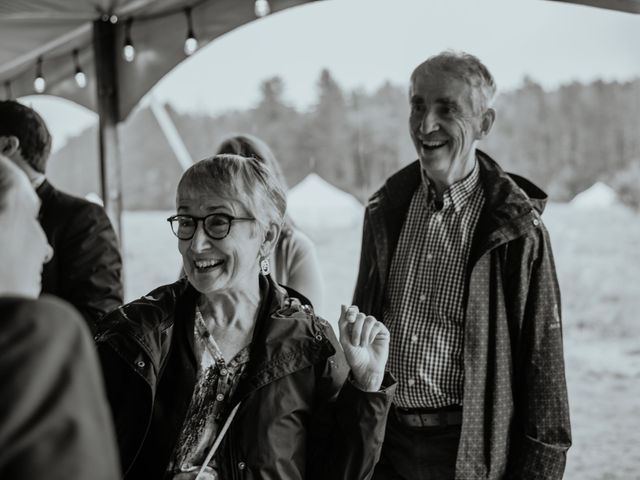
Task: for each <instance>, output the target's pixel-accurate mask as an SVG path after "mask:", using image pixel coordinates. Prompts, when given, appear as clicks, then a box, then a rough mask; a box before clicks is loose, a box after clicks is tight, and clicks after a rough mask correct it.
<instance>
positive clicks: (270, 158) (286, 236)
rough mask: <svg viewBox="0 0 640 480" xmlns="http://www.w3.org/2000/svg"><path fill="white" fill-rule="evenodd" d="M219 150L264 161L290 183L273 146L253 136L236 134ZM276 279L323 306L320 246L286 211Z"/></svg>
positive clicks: (273, 264)
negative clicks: (297, 225)
mask: <svg viewBox="0 0 640 480" xmlns="http://www.w3.org/2000/svg"><path fill="white" fill-rule="evenodd" d="M217 153H219V154H220V153H231V154H236V155H241V156H243V157H253V158H256V159H258V160H260V161H261V162H263V163H264V164H265V165H266V166H267V168H269V169H270V170H271V171H272V172H273V173H274V174H275V176H276V178H277V179H278V181H279V182H280V185H281V186H282V187H283V189H284V190H285V192H286V190H287V183H286V180H285V178H284V174H283V173H282V168H281V167H280V164H279V163H278V160H277V159H276V156H275V155H274V154H273V152H272V151H271V149H270V148H269V146H268V145H267V144H266V143H265V142H263V141H262V140H260V139H259V138H256V137H254V136H252V135H247V134H241V135H233V136H231V137H229V138H227V139H225V140H223V141H222V143H221V144H220V146H219V147H218V151H217ZM269 265H270V270H271V274H272V276H273V278H274V280H275V281H276V282H277V283H279V284H281V285H286V286H287V287H289V288H292V289H294V290H295V291H296V292H300V293H301V294H302V295H304V296H305V297H306V298H307V299H309V300H310V302H311V304H312V305H314V306H315V309H316V310H320V309H321V308H322V305H323V304H322V300H323V282H322V274H321V272H320V263H319V262H318V257H317V254H316V248H315V246H314V244H313V242H312V241H311V239H310V238H309V237H307V236H306V235H305V234H304V233H303V232H302V231H300V230H299V229H298V228H296V226H295V225H294V223H293V221H292V220H291V218H290V217H289V216H288V215H286V214H285V217H284V222H283V224H282V230H281V232H280V237H279V238H278V243H277V244H276V246H275V248H274V249H273V253H272V254H271V258H269Z"/></svg>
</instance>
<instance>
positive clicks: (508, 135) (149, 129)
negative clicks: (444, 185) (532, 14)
mask: <svg viewBox="0 0 640 480" xmlns="http://www.w3.org/2000/svg"><path fill="white" fill-rule="evenodd" d="M316 86H317V97H316V101H315V102H314V103H313V105H312V106H311V107H309V108H307V109H304V110H303V109H299V108H295V107H294V106H292V105H291V104H290V103H289V102H288V101H287V97H286V85H285V82H284V81H283V80H282V78H280V77H273V78H268V79H265V80H264V81H263V82H262V83H261V85H260V96H259V101H258V103H257V104H256V105H255V106H254V107H252V108H249V109H246V110H235V111H229V112H225V113H221V114H218V115H209V114H206V113H185V112H180V111H179V110H178V109H174V108H172V107H171V106H170V105H167V109H168V111H169V114H170V116H171V117H172V119H173V121H174V123H175V125H176V127H177V129H178V131H179V132H180V135H181V136H182V138H183V140H184V142H185V145H186V146H187V148H188V150H189V152H190V153H191V155H192V157H193V158H194V159H201V158H204V157H206V156H209V155H211V154H212V153H213V152H214V151H215V148H216V146H217V145H218V143H219V142H220V140H221V139H222V138H224V137H225V136H227V135H229V134H230V133H234V132H246V133H252V134H254V135H257V136H259V137H261V138H262V139H263V140H265V141H266V142H267V143H268V144H269V145H270V146H271V147H272V149H273V150H274V152H275V154H276V156H277V157H278V159H279V161H280V162H281V164H282V166H283V170H284V172H285V176H286V179H287V182H288V184H289V186H292V185H295V184H296V183H297V182H298V181H300V180H301V179H303V178H304V177H305V176H306V175H308V174H309V173H310V172H316V173H317V174H319V175H320V176H322V177H323V178H324V179H326V180H327V181H329V182H331V183H332V184H334V185H336V186H338V187H339V188H342V189H343V190H345V191H348V192H350V193H352V194H353V195H355V196H356V197H357V198H358V199H359V200H361V201H362V202H364V201H366V199H367V197H368V196H369V195H370V194H371V193H372V192H373V191H374V190H375V189H376V188H378V187H379V186H380V185H381V184H382V182H383V181H384V179H385V178H386V177H387V176H388V175H389V174H391V173H392V172H394V171H395V170H397V169H398V168H400V167H402V166H403V165H405V164H407V163H409V162H411V161H413V160H414V159H415V158H416V154H415V151H414V149H413V146H412V144H411V140H410V137H409V132H408V116H409V104H408V89H407V86H406V85H394V84H391V83H389V82H386V83H384V84H382V85H381V86H380V87H379V88H378V89H376V90H375V91H371V92H367V91H364V90H361V89H356V90H345V89H344V88H342V87H341V86H340V85H339V83H338V82H337V81H336V80H335V78H334V77H333V76H332V74H331V72H330V71H329V70H326V69H325V70H323V71H322V72H321V73H320V75H319V78H318V80H317V85H316ZM212 94H213V93H212ZM495 108H496V110H497V112H498V114H497V120H496V123H495V125H494V128H493V131H492V132H491V134H490V135H489V136H488V137H487V138H486V140H484V141H483V142H482V143H481V145H480V148H482V149H484V150H485V151H486V152H487V153H489V154H490V155H492V156H493V157H494V158H495V159H496V160H497V161H498V162H499V163H500V164H501V165H502V166H503V167H504V168H505V169H507V170H508V171H512V172H515V173H518V174H521V175H524V176H526V177H528V178H529V179H531V180H532V181H534V182H535V183H537V184H538V185H539V186H540V187H541V188H543V189H544V190H546V191H547V192H548V193H549V195H550V197H551V199H553V200H557V201H566V200H569V199H571V198H572V197H573V196H574V195H576V194H577V193H579V192H581V191H582V190H584V189H586V188H588V187H589V186H591V185H592V184H593V183H595V182H596V181H603V182H605V183H607V184H609V185H611V186H612V187H614V188H615V189H616V190H617V191H618V193H619V194H620V195H621V197H622V198H623V199H624V200H625V201H626V202H627V203H629V204H630V205H634V206H636V207H639V206H640V192H639V188H640V187H638V185H640V79H635V80H632V81H627V82H605V81H600V80H598V81H595V82H592V83H588V84H583V83H579V82H574V83H571V84H567V85H563V86H561V87H559V88H557V89H554V90H545V89H543V88H542V87H541V86H540V85H539V84H538V83H537V82H536V81H535V80H533V79H532V78H530V77H526V78H525V79H523V82H522V84H521V85H520V86H519V87H518V88H516V89H513V90H511V91H508V92H504V93H501V94H499V95H498V97H497V98H496V100H495ZM96 135H97V134H96V131H95V129H92V130H89V131H86V132H83V133H82V134H81V135H79V136H78V137H75V138H73V139H71V140H70V141H69V142H68V143H67V145H66V146H65V147H63V148H62V149H60V150H59V151H57V152H56V154H55V155H54V158H53V159H52V160H51V162H50V164H51V167H50V176H51V177H52V179H53V180H54V182H55V183H56V184H57V185H58V186H60V187H61V188H63V189H64V188H66V189H67V190H70V191H73V192H75V193H77V194H86V193H88V192H89V191H98V182H97V178H98V177H97V171H98V167H97V142H96V138H97V137H96ZM120 138H121V150H122V159H123V165H122V170H123V182H124V185H123V187H124V204H125V207H126V208H128V209H170V208H172V207H173V202H174V198H173V196H174V192H175V187H176V184H177V179H178V177H179V175H180V171H181V169H180V166H179V164H178V162H177V161H176V160H175V157H174V155H173V153H172V151H171V149H170V147H169V145H168V143H167V141H166V139H165V138H164V136H163V134H162V131H161V130H160V128H159V126H158V125H157V123H156V120H155V118H154V117H153V115H152V114H151V112H150V111H149V110H148V109H146V108H142V109H139V110H138V111H136V112H134V113H133V114H132V115H131V116H130V118H129V119H128V120H127V121H126V122H125V123H124V124H123V125H122V126H121V129H120Z"/></svg>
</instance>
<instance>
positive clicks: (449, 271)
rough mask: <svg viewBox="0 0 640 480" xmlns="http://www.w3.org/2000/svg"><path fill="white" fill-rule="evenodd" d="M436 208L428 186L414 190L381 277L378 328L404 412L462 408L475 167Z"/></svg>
mask: <svg viewBox="0 0 640 480" xmlns="http://www.w3.org/2000/svg"><path fill="white" fill-rule="evenodd" d="M442 200H443V204H442V206H441V208H437V207H439V206H436V201H435V192H434V191H433V187H432V185H430V184H429V182H428V180H427V181H425V182H424V183H423V188H418V189H416V192H415V194H414V195H413V198H412V200H411V204H410V207H409V211H408V213H407V218H406V220H405V222H404V225H403V227H402V231H401V233H400V238H399V240H398V247H397V248H396V251H395V253H394V255H393V259H392V262H391V269H390V272H389V288H388V289H387V299H386V302H385V305H386V308H385V311H384V322H385V324H386V325H387V326H388V328H389V331H390V333H391V345H390V352H389V369H390V371H391V372H393V373H394V375H396V376H397V378H398V384H399V385H398V390H397V392H396V396H395V401H394V402H395V403H396V404H397V405H398V406H400V407H404V408H421V407H444V406H447V405H456V404H462V401H463V399H462V391H463V382H464V371H463V365H462V347H463V338H464V304H463V296H464V290H465V280H466V270H467V263H468V259H469V250H470V247H471V241H472V238H473V232H474V230H475V227H476V223H477V221H478V217H479V216H480V211H481V210H482V206H483V204H484V195H483V194H482V188H481V186H480V182H479V168H478V165H477V163H476V165H475V167H474V169H473V171H472V172H471V174H469V175H468V176H467V177H466V178H464V179H462V180H460V181H458V182H456V183H454V184H453V185H451V186H450V187H449V188H448V189H447V190H446V191H445V192H444V195H443V199H442Z"/></svg>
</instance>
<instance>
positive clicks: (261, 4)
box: [253, 0, 271, 17]
mask: <svg viewBox="0 0 640 480" xmlns="http://www.w3.org/2000/svg"><path fill="white" fill-rule="evenodd" d="M253 11H254V13H255V14H256V17H264V16H265V15H269V13H270V12H271V7H270V6H269V2H268V1H267V0H256V3H255V5H254V6H253Z"/></svg>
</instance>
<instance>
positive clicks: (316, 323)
mask: <svg viewBox="0 0 640 480" xmlns="http://www.w3.org/2000/svg"><path fill="white" fill-rule="evenodd" d="M260 289H261V293H262V302H261V304H260V310H259V314H258V320H257V324H256V327H255V329H254V333H253V340H252V346H251V358H250V360H249V365H248V366H247V369H246V371H245V374H244V376H243V380H242V381H241V383H240V385H239V386H238V389H237V391H236V394H235V397H236V398H237V399H241V398H243V397H244V396H246V395H247V394H249V393H250V392H251V391H253V390H255V389H257V388H260V387H262V386H264V385H266V384H267V383H271V382H273V381H275V380H277V379H279V378H281V377H284V376H286V375H289V374H291V373H293V372H295V371H297V370H301V369H303V368H306V367H309V366H311V365H314V364H316V363H317V362H318V361H320V360H321V359H322V358H326V357H329V356H331V355H333V354H334V353H335V349H334V347H333V346H332V344H331V342H330V341H329V340H328V338H327V336H326V335H325V328H331V327H330V326H327V324H326V322H324V321H323V320H320V319H318V318H317V317H316V316H315V314H314V313H313V310H312V309H311V308H310V307H308V306H306V305H302V304H301V303H300V302H299V301H298V300H297V299H295V298H291V297H289V296H288V294H287V291H286V290H285V289H283V288H282V287H280V286H278V285H277V284H276V283H275V282H274V281H273V280H272V279H271V277H261V278H260ZM197 295H198V293H197V291H196V290H195V289H194V288H193V287H192V286H191V285H190V284H189V282H188V281H187V279H186V278H182V279H180V280H179V281H177V282H175V283H173V284H171V285H165V286H162V287H159V288H157V289H155V290H153V291H152V292H150V293H149V294H147V295H145V296H144V297H142V298H140V299H138V300H135V301H133V302H131V303H129V304H127V305H124V306H123V307H120V308H119V309H117V310H115V311H114V312H112V313H110V314H109V315H107V316H106V317H105V318H104V319H103V320H102V321H101V322H100V325H99V331H98V333H97V335H96V341H99V342H100V341H106V342H108V343H109V344H110V345H111V346H112V348H113V349H114V350H115V351H116V352H118V353H119V354H120V355H121V356H122V357H123V358H124V359H125V360H126V361H127V362H128V363H129V365H131V366H133V368H134V370H136V371H137V372H138V373H139V374H140V375H141V376H142V377H143V378H144V379H145V380H146V381H147V382H148V383H150V385H151V387H152V388H155V379H156V378H157V376H158V375H159V372H160V370H161V367H162V365H163V362H164V361H165V359H166V356H167V354H168V352H169V347H170V344H171V339H172V327H173V326H174V323H175V321H176V319H179V321H181V322H193V314H194V311H195V304H196V300H197ZM189 331H193V328H191V329H190V330H189ZM141 354H142V355H143V356H144V358H145V360H144V361H145V362H147V361H148V362H150V363H151V365H150V366H147V367H145V368H136V366H139V365H141V364H139V363H138V362H139V361H140V359H141Z"/></svg>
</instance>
